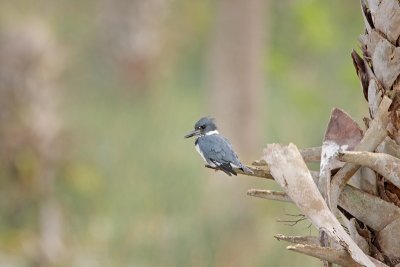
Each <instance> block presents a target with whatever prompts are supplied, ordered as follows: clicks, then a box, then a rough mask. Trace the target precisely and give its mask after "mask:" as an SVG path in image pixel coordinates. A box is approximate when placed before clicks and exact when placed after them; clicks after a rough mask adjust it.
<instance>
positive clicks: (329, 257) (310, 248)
mask: <svg viewBox="0 0 400 267" xmlns="http://www.w3.org/2000/svg"><path fill="white" fill-rule="evenodd" d="M287 249H288V250H292V251H295V252H299V253H302V254H306V255H309V256H312V257H315V258H318V259H321V260H324V261H328V262H332V263H335V264H339V265H341V266H351V267H353V266H356V267H361V266H363V265H361V264H359V263H357V262H356V261H354V260H353V259H352V258H351V257H350V255H349V254H348V253H347V252H346V251H345V250H344V249H341V250H338V249H334V248H329V247H320V246H315V245H303V244H298V245H294V246H288V247H287ZM373 266H374V265H373Z"/></svg>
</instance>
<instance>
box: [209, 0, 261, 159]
mask: <svg viewBox="0 0 400 267" xmlns="http://www.w3.org/2000/svg"><path fill="white" fill-rule="evenodd" d="M265 4H266V1H265V0H249V1H241V0H233V1H232V0H219V1H218V4H217V15H216V25H215V27H216V29H215V33H214V37H213V40H212V46H211V53H210V56H211V57H210V69H209V71H210V82H209V84H210V85H209V94H208V99H209V103H210V104H211V114H212V115H213V116H215V117H216V118H217V119H218V124H219V125H220V126H221V128H222V129H223V131H224V133H226V135H228V137H229V138H230V139H231V140H232V143H233V144H234V146H235V147H236V148H237V150H238V152H239V154H240V155H241V156H242V157H244V158H246V157H247V158H248V157H249V156H250V155H254V153H259V151H258V148H259V145H260V137H261V136H262V125H263V123H260V122H261V121H262V120H261V117H262V116H261V114H260V112H261V109H260V107H261V104H262V103H261V99H262V89H263V82H264V81H263V79H264V78H263V76H264V75H263V72H262V62H263V58H264V53H263V51H264V48H265V46H264V31H265V21H264V19H265V17H264V10H265Z"/></svg>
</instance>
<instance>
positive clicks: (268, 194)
mask: <svg viewBox="0 0 400 267" xmlns="http://www.w3.org/2000/svg"><path fill="white" fill-rule="evenodd" d="M247 195H248V196H252V197H259V198H265V199H270V200H277V201H283V202H292V200H291V199H290V197H288V196H287V194H286V193H285V192H278V191H272V190H259V189H250V190H248V191H247Z"/></svg>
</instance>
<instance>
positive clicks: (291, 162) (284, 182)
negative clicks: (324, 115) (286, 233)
mask: <svg viewBox="0 0 400 267" xmlns="http://www.w3.org/2000/svg"><path fill="white" fill-rule="evenodd" d="M263 159H264V160H265V161H266V162H267V164H268V166H269V167H270V170H271V174H272V176H273V177H274V178H275V180H276V181H277V182H278V183H279V185H280V186H281V187H282V188H283V189H284V191H285V192H286V193H287V194H288V196H289V197H290V198H291V199H292V200H293V202H295V203H296V205H297V206H298V207H299V209H300V210H301V212H302V213H303V214H304V215H305V216H307V217H308V218H309V219H310V220H311V222H312V223H313V225H314V226H315V227H317V228H318V229H319V230H323V231H325V232H326V233H327V234H328V235H329V236H330V237H331V238H332V239H333V240H335V241H336V242H338V243H339V244H341V245H342V246H343V247H344V248H345V249H346V250H347V251H348V252H349V254H350V256H351V258H352V259H353V260H354V261H356V262H357V263H359V264H361V265H364V266H375V265H374V264H373V263H372V261H371V260H370V259H369V258H368V257H367V256H366V255H365V254H364V252H363V251H362V250H361V249H360V248H359V247H358V246H357V244H356V243H354V241H353V240H352V239H351V238H350V236H349V235H348V234H347V233H346V231H345V230H344V229H343V227H342V226H341V225H340V223H339V221H338V220H337V219H336V217H335V216H334V215H333V214H332V212H331V211H330V210H329V208H328V206H327V204H326V203H325V201H324V199H323V197H322V196H321V194H320V192H319V191H318V188H317V186H316V184H315V183H314V181H313V179H312V177H311V174H310V172H309V170H308V168H307V165H306V164H305V162H304V160H303V159H302V157H301V154H300V152H299V151H298V149H297V147H296V146H295V145H294V144H289V146H282V145H279V144H272V145H268V146H267V149H266V150H265V154H264V156H263Z"/></svg>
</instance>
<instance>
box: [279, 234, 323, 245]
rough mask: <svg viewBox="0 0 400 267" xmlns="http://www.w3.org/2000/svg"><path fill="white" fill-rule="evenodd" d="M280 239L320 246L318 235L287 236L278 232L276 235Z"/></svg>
mask: <svg viewBox="0 0 400 267" xmlns="http://www.w3.org/2000/svg"><path fill="white" fill-rule="evenodd" d="M274 237H275V238H276V239H277V240H278V241H281V240H283V241H286V242H290V243H294V244H302V245H314V246H319V238H318V237H317V236H285V235H281V234H276V235H275V236H274Z"/></svg>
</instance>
